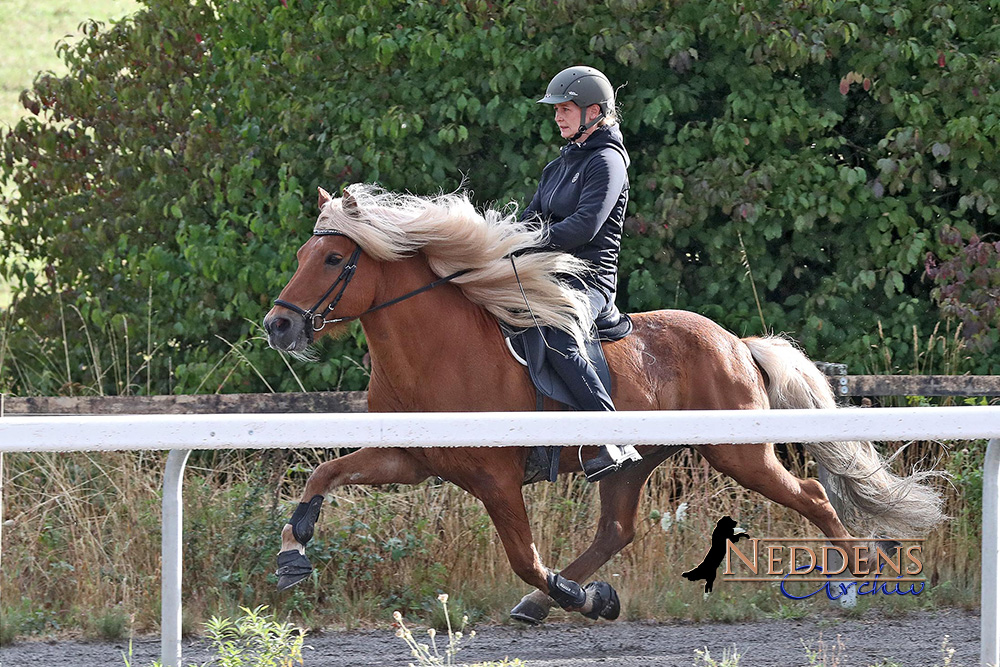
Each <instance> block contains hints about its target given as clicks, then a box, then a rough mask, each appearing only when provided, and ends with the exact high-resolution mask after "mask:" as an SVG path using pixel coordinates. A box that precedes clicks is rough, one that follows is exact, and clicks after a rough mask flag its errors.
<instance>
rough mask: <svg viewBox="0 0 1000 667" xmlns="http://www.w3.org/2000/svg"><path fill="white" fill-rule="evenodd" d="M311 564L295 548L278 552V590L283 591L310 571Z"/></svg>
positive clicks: (306, 575)
mask: <svg viewBox="0 0 1000 667" xmlns="http://www.w3.org/2000/svg"><path fill="white" fill-rule="evenodd" d="M312 569H313V568H312V565H311V564H310V563H309V559H308V558H306V557H305V556H303V555H302V554H300V553H299V552H298V551H297V550H295V549H293V550H291V551H282V552H281V553H279V554H278V570H277V572H275V574H276V575H278V590H279V591H283V590H285V589H286V588H291V587H292V586H294V585H295V584H297V583H299V582H300V581H302V580H303V579H305V578H306V577H308V576H309V574H310V573H311V572H312Z"/></svg>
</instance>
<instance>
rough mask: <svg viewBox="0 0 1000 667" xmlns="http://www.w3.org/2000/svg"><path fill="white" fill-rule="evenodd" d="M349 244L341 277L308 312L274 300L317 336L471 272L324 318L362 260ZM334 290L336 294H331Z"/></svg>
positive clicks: (332, 233) (318, 233)
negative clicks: (353, 312) (362, 309)
mask: <svg viewBox="0 0 1000 667" xmlns="http://www.w3.org/2000/svg"><path fill="white" fill-rule="evenodd" d="M313 236H343V237H344V238H346V239H350V237H348V236H347V235H346V234H343V233H341V232H335V231H313ZM351 241H352V243H354V252H352V253H351V256H350V257H349V258H348V259H347V263H346V264H344V268H342V269H341V270H340V275H338V276H337V279H336V280H334V281H333V284H332V285H330V289H328V290H327V291H326V292H325V293H324V294H323V296H321V297H320V298H319V301H317V302H316V304H315V305H314V306H313V307H312V308H308V309H304V308H300V307H299V306H296V305H295V304H294V303H290V302H288V301H285V300H284V299H275V300H274V305H276V306H281V307H283V308H287V309H289V310H291V311H294V312H296V313H298V314H299V315H301V316H302V319H303V320H304V321H305V323H306V325H307V326H309V327H310V328H311V329H312V330H313V332H314V333H316V332H319V331H322V330H323V328H324V327H326V325H327V324H340V323H341V322H351V321H353V320H356V319H359V318H361V317H364V316H365V315H367V314H368V313H373V312H375V311H376V310H382V309H383V308H388V307H389V306H392V305H395V304H397V303H399V302H400V301H406V300H407V299H409V298H411V297H415V296H417V295H418V294H421V293H423V292H426V291H428V290H432V289H434V288H435V287H437V286H438V285H442V284H444V283H446V282H449V281H451V280H454V279H455V278H458V277H459V276H461V275H465V274H466V273H468V272H469V271H471V270H472V269H462V270H460V271H455V273H452V274H450V275H447V276H445V277H444V278H438V279H437V280H435V281H434V282H431V283H428V284H426V285H424V286H423V287H418V288H417V289H415V290H412V291H410V292H407V293H406V294H403V295H402V296H397V297H396V298H395V299H390V300H389V301H384V302H382V303H380V304H378V305H377V306H372V307H371V308H369V309H368V310H366V311H365V312H363V313H359V314H358V315H348V316H346V317H334V318H330V319H327V316H328V315H332V314H333V310H334V308H336V307H337V304H338V303H340V299H341V297H343V296H344V292H345V291H346V290H347V286H348V285H349V284H350V283H351V280H352V279H353V278H354V274H355V272H356V271H357V270H358V260H359V259H361V246H359V245H358V244H357V242H356V241H353V239H351ZM338 287H339V288H340V289H339V290H337V288H338ZM335 291H336V294H335V295H334V292H335ZM331 295H333V299H332V300H330V302H329V303H328V304H327V306H326V308H325V309H324V310H323V311H322V312H317V311H318V310H319V309H320V308H321V307H322V306H323V303H324V302H325V301H326V300H327V299H329V298H330V296H331Z"/></svg>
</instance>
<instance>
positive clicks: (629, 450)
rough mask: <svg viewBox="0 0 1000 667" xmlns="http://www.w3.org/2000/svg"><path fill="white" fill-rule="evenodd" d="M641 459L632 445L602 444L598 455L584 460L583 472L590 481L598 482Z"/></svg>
mask: <svg viewBox="0 0 1000 667" xmlns="http://www.w3.org/2000/svg"><path fill="white" fill-rule="evenodd" d="M582 449H583V448H582V447H581V450H582ZM641 460H642V457H641V456H639V452H637V451H636V450H635V447H633V446H632V445H625V446H624V447H620V446H618V445H602V446H601V448H600V450H598V452H597V456H595V457H593V458H590V459H587V460H586V461H583V462H582V465H583V474H584V475H586V476H587V481H588V482H597V481H600V480H602V479H604V478H605V477H607V476H608V475H610V474H611V473H614V472H618V471H619V470H625V469H626V468H631V467H632V466H634V465H635V464H637V463H638V462H639V461H641Z"/></svg>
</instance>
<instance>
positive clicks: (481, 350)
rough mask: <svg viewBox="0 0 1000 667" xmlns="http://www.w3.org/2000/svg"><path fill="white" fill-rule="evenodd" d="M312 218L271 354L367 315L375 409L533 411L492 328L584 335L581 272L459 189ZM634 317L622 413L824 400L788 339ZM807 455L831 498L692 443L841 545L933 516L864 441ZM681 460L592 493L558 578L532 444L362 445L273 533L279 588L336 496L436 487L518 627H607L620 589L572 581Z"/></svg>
mask: <svg viewBox="0 0 1000 667" xmlns="http://www.w3.org/2000/svg"><path fill="white" fill-rule="evenodd" d="M319 210H320V213H319V218H318V220H317V223H316V226H315V228H314V234H313V236H312V238H310V239H309V240H308V241H306V243H305V244H304V245H303V246H302V247H301V248H300V249H299V251H298V269H297V270H296V272H295V275H294V276H293V277H292V279H291V281H290V282H289V283H288V285H287V286H286V287H285V288H284V289H283V290H282V292H281V294H280V297H279V298H278V299H277V300H276V302H275V303H276V305H275V306H274V308H272V309H271V311H270V312H269V313H268V314H267V316H266V318H265V319H264V327H265V329H266V331H267V334H268V342H269V344H270V345H271V347H273V348H275V349H277V350H284V351H287V352H290V353H292V354H293V355H299V356H309V351H308V347H309V345H310V344H311V343H312V342H313V341H314V339H315V338H317V337H319V336H324V335H338V334H343V333H344V332H345V330H346V322H349V321H351V320H354V319H360V320H361V325H362V327H363V329H364V332H365V336H366V338H367V341H368V347H369V352H370V355H371V380H370V384H369V387H368V408H369V410H370V411H372V412H386V411H528V410H533V409H534V408H535V391H534V388H533V386H532V383H531V380H530V379H529V377H528V373H527V371H526V370H525V369H524V367H523V366H521V365H520V364H519V363H518V362H517V361H515V360H514V359H513V358H512V357H511V355H510V354H509V353H508V350H507V348H506V346H505V343H504V339H503V338H502V336H501V333H500V330H499V327H498V323H497V320H498V319H501V320H505V321H507V322H510V323H512V324H514V325H518V326H531V325H532V324H533V322H536V321H537V322H538V323H542V324H548V325H552V326H558V327H562V328H563V329H565V330H567V331H569V332H571V333H573V334H574V335H577V336H584V335H587V332H586V331H583V330H582V328H581V325H580V316H579V313H580V312H581V309H582V308H583V307H584V306H583V305H582V303H581V302H580V300H579V295H578V294H577V293H576V292H575V291H574V290H573V289H571V288H569V287H567V286H566V285H565V284H564V282H563V281H562V277H565V276H566V275H573V274H577V275H578V274H579V273H580V272H581V271H585V270H586V266H584V265H582V263H581V262H579V261H578V260H575V259H573V258H571V257H569V256H568V255H565V254H562V253H554V252H537V251H535V252H519V251H524V250H528V249H536V248H539V247H543V246H544V236H543V234H544V232H542V231H540V230H538V229H537V228H535V227H534V226H532V225H529V224H526V223H520V222H518V221H517V219H516V217H515V216H514V215H512V214H510V212H501V211H495V210H487V211H485V212H482V213H481V212H479V211H477V210H476V209H475V208H474V207H473V206H472V205H471V204H470V203H469V200H468V198H467V197H466V196H464V195H444V196H439V197H432V198H422V197H417V196H411V195H406V196H403V195H396V194H393V193H388V192H385V191H382V190H380V189H378V188H375V187H372V186H367V185H354V186H350V189H349V190H345V191H344V195H343V197H342V198H339V199H335V198H332V197H331V196H330V195H329V194H327V193H326V192H325V191H323V190H322V189H320V197H319ZM512 255H513V256H514V257H515V260H513V261H516V264H517V271H516V274H517V278H515V272H514V270H513V269H512V260H511V256H512ZM522 290H523V292H522ZM526 302H527V304H530V308H528V307H526V305H525V304H526ZM632 320H633V322H634V325H635V326H634V331H633V333H632V334H630V335H629V336H627V337H626V338H624V339H622V340H619V341H616V342H612V343H605V344H604V352H605V356H606V357H607V360H608V363H609V366H610V368H611V371H612V378H613V386H614V391H613V399H614V402H615V405H616V406H617V407H618V408H619V409H622V410H706V409H708V410H713V409H714V410H723V409H738V410H766V409H769V408H827V407H834V406H835V401H834V396H833V392H832V390H831V389H830V386H829V384H828V382H827V380H826V378H825V377H824V376H823V375H822V374H821V373H820V372H819V371H818V370H817V369H816V367H815V365H814V364H813V363H812V362H810V361H809V360H808V359H807V358H806V357H805V355H803V354H802V353H801V352H800V351H798V350H797V349H796V348H795V347H794V346H793V345H792V344H790V343H789V342H788V341H786V340H785V339H783V338H780V337H773V336H771V337H763V338H745V339H739V338H737V337H736V336H734V335H732V334H731V333H729V332H727V331H725V330H724V329H722V328H721V327H720V326H718V325H717V324H715V323H714V322H712V321H710V320H708V319H706V318H704V317H702V316H699V315H697V314H695V313H691V312H684V311H677V310H661V311H655V312H648V313H638V314H635V315H632ZM566 444H572V443H566ZM807 448H808V450H809V451H810V452H811V453H812V455H813V456H814V457H815V458H816V459H817V460H818V461H819V463H820V464H821V465H822V466H823V467H824V468H825V469H826V470H827V471H828V475H827V477H826V478H825V479H824V482H825V485H826V488H825V489H824V486H823V485H821V484H820V483H819V482H818V481H816V480H814V479H799V478H797V477H795V476H793V475H792V474H791V473H789V472H788V471H787V470H786V469H785V468H784V467H783V466H782V465H781V464H780V463H779V461H778V459H777V458H776V457H775V454H774V449H773V446H772V445H771V444H769V443H761V444H757V445H729V444H724V443H723V444H717V445H710V446H698V447H696V449H697V450H698V452H699V453H700V454H701V455H702V456H703V457H704V458H705V459H706V460H707V461H708V462H709V463H710V464H711V465H712V467H714V468H715V469H716V470H718V471H720V472H722V473H724V474H726V475H729V476H730V477H732V478H733V479H734V480H735V481H736V482H737V483H739V484H741V485H743V486H744V487H746V488H748V489H752V490H754V491H757V492H759V493H761V494H762V495H764V496H766V497H767V498H770V499H771V500H773V501H774V502H777V503H780V504H782V505H785V506H786V507H790V508H792V509H794V510H795V511H797V512H799V513H800V514H801V515H802V516H804V517H805V518H806V519H808V520H809V521H811V522H812V523H813V524H815V525H816V526H817V527H818V528H819V529H820V530H821V531H822V532H823V534H824V535H826V536H827V537H828V538H829V539H830V540H831V541H832V542H833V543H834V544H839V545H841V546H843V547H846V548H845V551H846V552H847V553H848V554H852V553H853V552H852V550H851V549H850V548H849V546H850V545H849V543H847V542H841V541H839V540H845V539H848V538H850V537H851V534H850V533H849V532H848V530H847V528H845V525H844V523H841V520H842V519H843V521H844V522H845V523H847V525H849V526H851V527H852V529H853V530H855V531H857V532H858V533H863V534H864V535H865V536H866V537H867V536H886V535H891V536H912V535H915V534H919V533H922V532H924V531H926V530H927V529H928V528H930V527H931V526H933V525H935V524H936V523H937V522H939V521H940V520H941V519H942V514H941V501H940V497H939V495H938V494H937V493H936V491H934V490H933V489H932V488H931V486H929V485H928V484H927V483H926V479H925V476H926V475H927V474H930V473H917V474H914V475H910V476H909V477H899V476H896V475H895V474H893V473H892V472H890V471H889V470H888V466H887V465H886V462H885V461H884V460H883V459H882V458H880V456H879V454H878V453H877V452H876V451H875V449H874V448H873V447H872V445H871V443H868V442H838V443H819V444H811V445H808V446H807ZM677 449H678V447H676V446H674V447H669V446H660V447H657V446H648V447H641V448H640V453H641V454H642V456H643V458H642V461H641V463H639V464H638V465H636V466H635V467H632V468H629V469H626V470H624V471H621V472H618V473H616V474H613V475H611V476H610V477H607V478H606V479H604V480H603V481H601V482H600V484H599V492H600V500H601V516H600V520H599V522H598V528H597V534H596V536H595V537H594V539H593V542H592V544H591V545H590V546H589V547H588V548H587V550H586V551H584V552H583V553H582V554H581V555H580V556H579V557H578V558H577V559H576V560H574V561H573V562H572V563H570V564H568V565H567V566H566V567H565V568H563V569H562V570H561V571H560V572H558V573H556V572H555V571H553V570H550V569H549V568H547V567H546V565H545V564H544V563H543V562H542V560H541V557H540V556H539V553H538V551H537V550H536V548H535V545H534V543H533V540H532V536H531V528H530V526H529V524H528V517H527V513H526V511H525V505H524V499H523V497H522V494H521V487H522V482H523V479H524V473H525V462H526V459H527V456H528V452H529V450H528V449H527V448H523V447H499V448H487V447H469V448H461V449H455V448H412V449H404V448H396V449H384V448H366V449H360V450H358V451H356V452H353V453H352V454H349V455H347V456H344V457H341V458H338V459H335V460H332V461H326V462H324V463H322V464H321V465H319V466H318V467H317V468H316V470H315V471H314V472H313V473H312V475H311V476H310V477H309V480H308V481H307V482H306V486H305V489H304V491H303V495H302V502H301V504H300V505H299V506H298V509H296V512H295V514H293V516H292V518H291V519H290V520H289V523H287V524H286V525H285V527H284V529H283V531H282V535H281V552H280V553H279V556H278V563H279V570H278V574H279V584H278V585H279V588H287V587H289V586H291V585H293V584H295V583H297V582H299V581H301V580H302V579H304V578H306V577H307V576H308V574H309V571H310V569H311V566H310V564H309V562H308V560H307V559H306V557H305V545H306V542H307V541H308V540H309V538H310V537H311V536H312V532H313V525H314V524H315V521H316V519H317V517H318V515H319V510H320V505H321V503H322V501H323V496H324V494H325V493H327V492H328V491H330V490H331V489H332V488H334V487H337V486H341V485H345V484H390V483H402V484H417V483H419V482H421V481H422V480H424V479H427V478H428V477H431V476H438V477H441V478H443V479H446V480H448V481H450V482H452V483H454V484H456V485H458V486H459V487H461V488H462V489H464V490H466V491H468V492H469V493H471V494H473V495H474V496H475V497H476V498H478V499H479V500H480V501H481V502H482V503H483V505H484V506H485V507H486V510H487V512H488V513H489V515H490V518H491V519H492V521H493V524H494V526H495V528H496V531H497V533H498V534H499V536H500V539H501V541H502V543H503V547H504V549H505V551H506V553H507V558H508V560H509V561H510V565H511V567H512V568H513V570H514V572H515V573H517V575H518V576H519V577H520V578H521V579H523V580H524V581H525V582H527V583H528V584H530V585H531V586H534V587H535V588H536V589H537V590H536V591H534V592H532V593H531V594H529V595H527V596H525V597H524V598H523V599H522V601H521V602H520V603H519V604H518V605H517V606H516V607H515V608H514V610H512V612H511V615H512V616H513V617H515V618H517V619H519V620H523V621H528V622H534V623H538V622H541V621H542V620H543V619H544V618H545V616H546V615H547V614H548V611H549V609H550V607H551V606H552V604H553V603H558V604H559V605H560V606H562V607H563V608H565V609H568V610H573V611H579V612H581V613H583V614H584V615H586V616H588V617H590V618H598V617H602V618H606V619H614V618H615V617H617V615H618V612H619V602H618V597H617V594H616V593H615V591H614V589H612V588H611V587H610V586H609V585H607V584H606V583H604V582H593V583H591V584H589V585H588V586H586V587H585V588H584V587H581V586H580V584H579V583H577V582H580V583H583V582H586V581H587V579H588V578H589V577H591V575H593V574H594V573H595V572H596V571H597V570H598V568H600V567H601V566H602V565H604V563H606V562H607V561H608V560H609V559H610V558H611V557H612V556H614V555H615V554H616V553H618V552H619V551H620V550H621V549H622V548H624V547H625V546H626V545H628V544H629V543H630V542H631V541H632V539H633V537H634V535H635V532H636V519H637V514H638V506H639V499H640V496H641V493H642V489H643V486H644V484H645V482H646V480H647V479H648V477H649V475H650V473H651V472H652V471H653V469H654V468H655V467H656V466H657V465H659V464H660V463H661V462H663V461H664V460H665V459H666V458H667V456H668V455H670V454H671V453H673V452H674V451H676V450H677ZM584 455H585V456H586V453H584ZM579 470H580V464H579V459H578V455H577V452H576V448H570V447H566V448H564V449H563V450H562V456H561V458H560V461H559V472H560V473H569V472H576V471H579ZM828 493H829V496H828ZM831 499H832V501H833V502H832V503H831ZM834 506H836V509H835V508H834ZM851 560H852V561H853V558H852V559H851ZM851 567H852V569H853V567H854V564H853V563H851Z"/></svg>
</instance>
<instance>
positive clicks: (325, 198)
mask: <svg viewBox="0 0 1000 667" xmlns="http://www.w3.org/2000/svg"><path fill="white" fill-rule="evenodd" d="M331 199H333V197H331V196H330V193H329V192H327V191H326V190H324V189H323V188H320V189H319V208H320V210H323V207H324V206H326V205H327V204H328V203H329V201H330V200H331Z"/></svg>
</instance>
